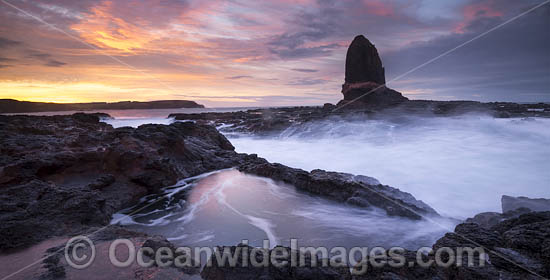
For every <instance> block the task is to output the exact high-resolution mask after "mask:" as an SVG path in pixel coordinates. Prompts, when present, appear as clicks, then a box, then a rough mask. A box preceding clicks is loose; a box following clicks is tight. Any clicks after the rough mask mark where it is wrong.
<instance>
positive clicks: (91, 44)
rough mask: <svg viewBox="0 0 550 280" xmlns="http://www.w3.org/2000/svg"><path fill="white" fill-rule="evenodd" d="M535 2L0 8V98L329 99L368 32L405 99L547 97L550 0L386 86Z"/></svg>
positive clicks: (81, 1) (81, 0)
mask: <svg viewBox="0 0 550 280" xmlns="http://www.w3.org/2000/svg"><path fill="white" fill-rule="evenodd" d="M543 2H544V0H536V1H535V0H533V1H531V0H522V1H517V0H474V1H470V0H462V1H459V0H448V1H441V0H416V1H413V0H389V1H382V0H351V1H345V0H340V1H338V0H334V1H333V0H317V1H315V0H297V1H291V0H274V1H257V0H228V1H217V0H215V1H207V0H181V1H175V0H174V1H170V0H151V1H138V0H130V1H91V0H78V1H75V0H52V1H32V0H0V88H1V91H0V98H14V99H18V100H28V101H51V102H89V101H120V100H137V101H147V100H161V99H188V100H195V101H197V102H199V103H201V104H205V105H207V106H281V105H318V104H323V103H325V102H331V103H336V102H337V101H338V100H339V99H341V97H342V94H341V93H340V90H341V85H342V83H343V80H344V61H345V54H346V49H347V46H348V45H349V43H350V42H351V40H352V39H353V37H354V36H356V35H358V34H364V35H365V36H366V37H367V38H368V39H369V40H370V41H371V42H373V43H374V44H375V45H376V47H377V48H378V51H379V52H380V54H381V57H382V61H383V63H384V66H385V68H386V80H387V81H389V83H388V86H389V87H391V88H394V89H396V90H398V91H401V92H402V93H403V94H404V95H406V96H407V97H409V98H412V99H436V100H449V99H469V100H480V101H496V100H499V101H526V102H535V101H545V102H548V101H550V31H549V30H550V3H549V4H545V5H543V6H541V7H540V8H538V9H536V10H534V11H532V12H530V13H528V14H526V15H524V16H522V17H520V18H518V19H517V20H514V21H512V22H510V23H508V24H506V25H504V26H503V27H502V28H499V29H497V30H495V31H493V32H491V33H489V34H487V35H486V36H483V37H481V38H479V39H477V40H475V41H473V42H472V43H471V44H468V45H465V46H464V47H462V48H460V49H458V50H457V51H455V52H452V53H451V54H449V55H447V56H444V57H442V58H441V59H438V60H437V61H435V62H434V63H431V64H429V65H427V66H425V67H423V68H421V69H419V70H418V71H414V72H413V73H411V74H410V75H407V76H405V77H403V78H401V79H398V80H396V81H391V80H392V79H393V78H395V77H397V76H399V75H401V74H403V73H405V72H407V71H408V70H410V69H412V68H414V67H416V66H418V65H421V64H423V63H425V62H426V61H429V60H430V59H432V58H434V57H436V56H438V55H440V54H441V53H444V52H445V51H447V50H450V49H452V48H454V47H456V46H458V45H460V44H461V43H463V42H465V41H468V40H469V39H471V38H473V37H475V36H477V35H479V34H481V33H483V32H485V31H487V30H490V29H491V28H493V27H495V26H498V25H499V24H501V23H503V22H505V21H507V20H509V19H511V18H513V17H515V16H517V15H519V14H521V13H522V12H524V11H527V10H528V9H530V8H532V7H534V6H536V5H537V4H540V3H543ZM37 18H38V19H39V20H38V19H37Z"/></svg>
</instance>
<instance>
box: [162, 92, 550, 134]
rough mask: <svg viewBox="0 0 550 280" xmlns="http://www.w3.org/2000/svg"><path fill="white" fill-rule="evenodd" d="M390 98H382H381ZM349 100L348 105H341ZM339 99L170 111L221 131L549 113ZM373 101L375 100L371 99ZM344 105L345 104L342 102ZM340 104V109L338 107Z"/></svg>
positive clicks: (544, 107)
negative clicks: (330, 122) (249, 107)
mask: <svg viewBox="0 0 550 280" xmlns="http://www.w3.org/2000/svg"><path fill="white" fill-rule="evenodd" d="M387 101H389V102H390V103H392V101H391V100H388V99H383V100H382V101H381V102H387ZM347 103H349V105H345V104H347ZM355 103H356V102H351V101H347V100H343V101H342V103H340V104H338V106H336V105H332V104H325V105H324V106H323V107H287V108H267V109H253V110H246V111H238V112H226V113H200V114H170V116H169V117H171V118H174V119H175V120H178V121H192V122H196V123H198V124H208V125H212V126H216V127H218V129H219V130H220V131H223V132H225V133H251V134H254V135H270V134H278V133H281V132H283V131H284V130H286V129H289V128H293V127H297V126H300V125H303V124H305V123H308V122H314V121H321V120H337V121H348V120H353V121H357V120H362V121H368V120H370V119H384V118H393V117H402V116H420V117H431V116H435V117H452V116H460V115H465V114H480V115H487V116H492V117H496V118H529V117H546V118H548V117H550V104H546V103H539V104H516V103H501V102H496V103H481V102H475V101H429V100H408V101H405V102H396V103H394V104H393V105H392V106H389V107H388V106H385V105H383V106H376V105H372V106H364V105H362V104H355ZM375 104H376V103H375ZM344 105H345V106H344ZM340 108H341V109H340Z"/></svg>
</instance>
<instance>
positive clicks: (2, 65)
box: [0, 64, 13, 69]
mask: <svg viewBox="0 0 550 280" xmlns="http://www.w3.org/2000/svg"><path fill="white" fill-rule="evenodd" d="M8 67H13V65H5V64H0V69H1V68H8Z"/></svg>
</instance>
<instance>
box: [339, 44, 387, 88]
mask: <svg viewBox="0 0 550 280" xmlns="http://www.w3.org/2000/svg"><path fill="white" fill-rule="evenodd" d="M364 82H374V83H377V84H379V85H383V84H385V83H386V77H385V74H384V67H382V60H381V59H380V56H379V55H378V50H376V47H374V45H373V44H371V42H370V41H369V40H368V39H367V38H365V36H363V35H358V36H357V37H355V38H354V39H353V41H352V42H351V44H350V45H349V48H348V52H347V54H346V84H355V83H364Z"/></svg>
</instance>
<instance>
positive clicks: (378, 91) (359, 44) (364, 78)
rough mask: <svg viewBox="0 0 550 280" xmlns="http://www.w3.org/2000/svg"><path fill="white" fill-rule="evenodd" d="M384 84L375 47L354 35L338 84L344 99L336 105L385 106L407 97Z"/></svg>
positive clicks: (402, 100) (360, 36) (383, 74)
mask: <svg viewBox="0 0 550 280" xmlns="http://www.w3.org/2000/svg"><path fill="white" fill-rule="evenodd" d="M385 84H386V77H385V71H384V67H383V66H382V60H381V59H380V56H379V55H378V50H377V49H376V47H375V46H374V45H373V44H372V43H371V42H370V41H369V40H368V39H367V38H365V36H363V35H358V36H356V37H355V39H353V41H352V42H351V44H350V46H349V48H348V52H347V54H346V78H345V82H344V84H343V85H342V93H343V94H344V100H342V101H340V103H339V104H338V105H339V106H341V105H344V104H347V105H345V106H346V107H348V108H365V107H368V108H385V107H388V106H392V105H397V104H400V103H402V102H404V101H407V100H408V99H407V98H406V97H404V96H403V95H402V94H401V93H399V92H397V91H395V90H392V89H389V88H387V87H386V85H385ZM351 101H353V102H351ZM348 103H349V104H348Z"/></svg>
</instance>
